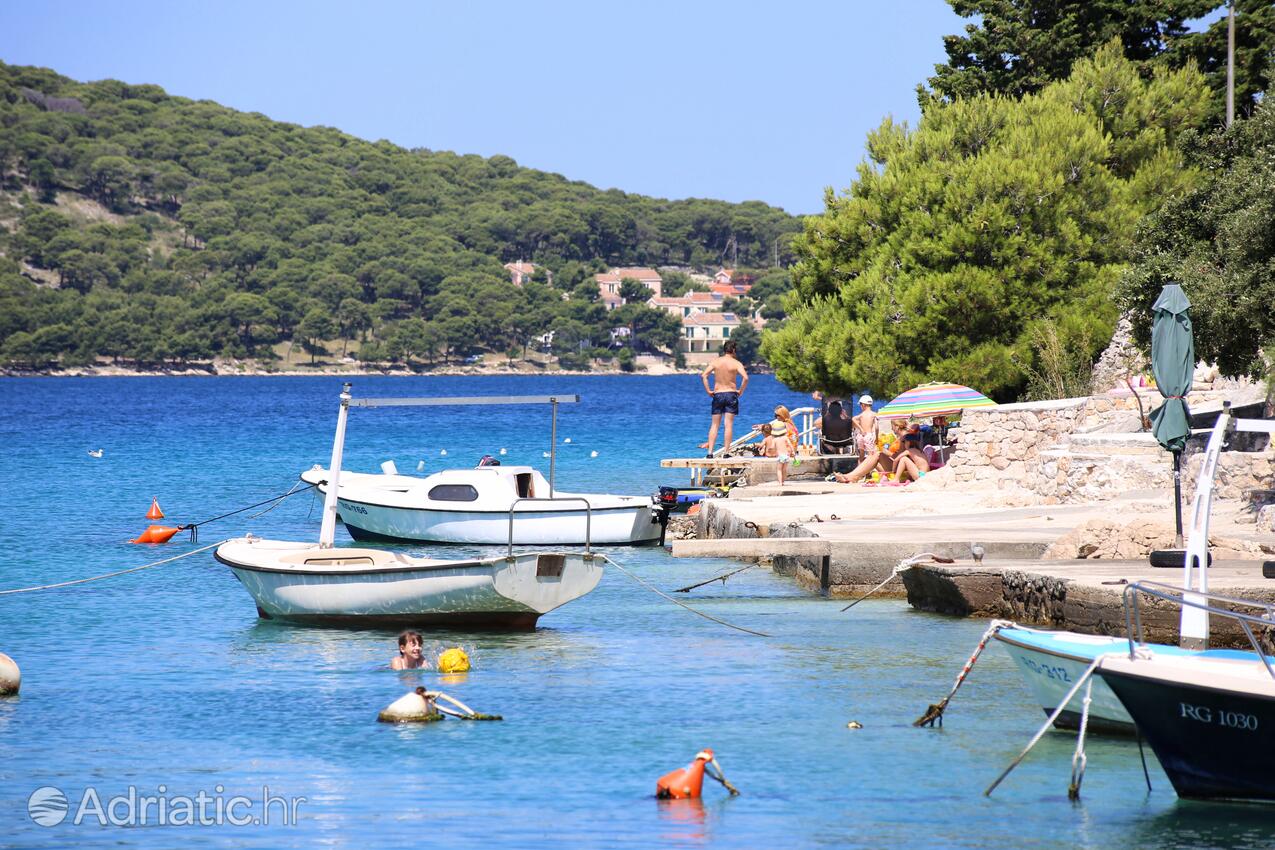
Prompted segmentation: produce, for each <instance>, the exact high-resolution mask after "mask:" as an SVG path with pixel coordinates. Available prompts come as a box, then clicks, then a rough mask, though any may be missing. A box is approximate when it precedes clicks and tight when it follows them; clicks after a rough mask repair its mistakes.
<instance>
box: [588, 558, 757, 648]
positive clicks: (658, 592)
mask: <svg viewBox="0 0 1275 850" xmlns="http://www.w3.org/2000/svg"><path fill="white" fill-rule="evenodd" d="M607 561H608V562H609V563H610V564H611V566H613V567H615V568H616V569H617V570H619V571H620V572H622V573H624V574H625V575H626V576H628V577H629V578H631V579H633V580H634V581H636V582H637V583H638V584H640V585H642V586H643V587H645V588H646V589H647V590H649V591H651V592H652V593H654V594H656V595H658V596H662V597H664V598H665V599H667V600H668V601H669V602H672V603H673V604H674V605H678V606H680V607H682V608H685V609H686V610H687V611H690V612H691V613H692V614H696V615H698V616H700V617H703V618H704V619H705V620H712V621H713V622H714V623H720V624H721V625H723V626H726V627H727V628H731V629H735V630H736V631H741V632H746V633H748V634H750V635H757V636H758V637H770V635H768V634H766V633H765V632H758V631H753V630H752V629H746V628H744V627H743V626H737V625H735V624H734V623H728V622H726V621H725V620H719V619H718V618H717V617H714V616H713V615H711V614H705V613H704V612H703V611H697V610H696V609H694V608H692V607H691V606H689V605H687V604H686V603H685V602H682V601H681V600H680V599H674V598H673V597H671V596H669V595H668V594H667V593H665V592H664V591H662V590H660V589H659V588H658V587H656V586H655V585H653V584H651V583H649V582H647V581H645V580H644V579H642V578H641V577H639V576H637V575H635V574H633V573H631V572H629V571H628V570H626V569H625V568H624V567H622V566H620V565H619V564H617V563H616V562H615V561H612V560H611V559H610V558H607Z"/></svg>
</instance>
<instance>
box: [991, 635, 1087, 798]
mask: <svg viewBox="0 0 1275 850" xmlns="http://www.w3.org/2000/svg"><path fill="white" fill-rule="evenodd" d="M1105 657H1106V656H1105V655H1099V656H1098V657H1097V658H1095V659H1094V660H1093V663H1092V664H1090V665H1089V667H1088V669H1086V670H1085V674H1084V675H1083V676H1081V677H1080V678H1079V679H1077V680H1076V684H1074V685H1072V687H1071V690H1069V691H1067V695H1066V696H1065V697H1063V698H1062V699H1061V700H1059V702H1058V707H1057V708H1055V709H1054V712H1053V714H1051V715H1049V718H1048V719H1046V720H1045V725H1044V726H1041V727H1040V731H1038V732H1037V733H1036V735H1035V737H1033V738H1032V739H1031V742H1030V743H1028V744H1027V747H1026V748H1025V749H1024V750H1023V751H1022V752H1021V753H1019V754H1018V758H1016V759H1014V760H1013V761H1012V762H1010V764H1009V767H1007V768H1005V770H1004V772H1002V773H1001V775H1000V776H998V777H996V781H995V782H993V783H992V784H991V785H989V786H987V790H986V791H984V792H983V796H984V797H990V796H992V792H993V791H995V790H996V786H997V785H1000V784H1001V782H1003V781H1004V780H1005V777H1006V776H1009V773H1010V771H1012V770H1013V769H1014V768H1016V767H1018V765H1019V764H1021V763H1022V761H1023V759H1025V758H1027V754H1028V753H1030V752H1031V750H1032V747H1034V746H1036V743H1037V742H1038V741H1040V739H1041V738H1043V737H1045V733H1046V732H1048V731H1049V727H1050V726H1053V725H1054V721H1055V720H1057V719H1058V715H1060V714H1062V713H1063V711H1064V710H1065V709H1066V708H1067V704H1068V703H1070V702H1071V700H1072V698H1073V697H1074V696H1075V695H1076V692H1077V691H1079V690H1080V686H1081V685H1083V684H1084V683H1085V682H1088V681H1089V677H1090V676H1092V675H1093V674H1094V671H1095V670H1097V669H1098V665H1099V664H1101V663H1102V659H1103V658H1105Z"/></svg>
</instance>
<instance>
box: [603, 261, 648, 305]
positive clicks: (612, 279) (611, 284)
mask: <svg viewBox="0 0 1275 850" xmlns="http://www.w3.org/2000/svg"><path fill="white" fill-rule="evenodd" d="M593 277H594V279H595V280H596V281H597V282H598V300H599V301H601V302H602V303H603V304H605V305H606V308H607V309H608V310H614V309H615V308H616V307H619V306H620V305H621V304H623V303H624V299H623V298H621V297H620V284H621V283H622V282H623V281H624V280H625V279H626V278H627V279H631V280H636V281H637V282H638V283H640V284H642V285H643V286H645V287H646V288H647V289H649V290H651V293H652V294H653V295H655V296H656V297H659V295H660V293H661V291H662V290H663V286H664V284H663V281H661V280H660V273H659V272H657V271H656V270H655V269H649V268H645V267H641V266H637V267H624V268H618V269H611V270H610V271H607V272H602V273H601V274H596V275H594V276H593Z"/></svg>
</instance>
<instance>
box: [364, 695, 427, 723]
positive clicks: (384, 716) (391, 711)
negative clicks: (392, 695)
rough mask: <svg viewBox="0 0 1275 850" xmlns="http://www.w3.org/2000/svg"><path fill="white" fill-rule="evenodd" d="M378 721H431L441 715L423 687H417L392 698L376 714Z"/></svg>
mask: <svg viewBox="0 0 1275 850" xmlns="http://www.w3.org/2000/svg"><path fill="white" fill-rule="evenodd" d="M376 719H377V721H378V722H380V723H433V722H434V721H436V720H442V719H443V715H442V712H440V711H439V710H438V709H437V708H436V707H435V706H434V700H433V699H431V698H430V696H429V693H428V692H427V691H426V690H425V689H424V688H417V689H416V690H414V691H411V692H410V693H406V694H403V696H401V697H399V698H398V699H396V700H394V702H392V703H390V704H389V705H387V706H386V707H385V709H384V710H383V711H381V713H380V714H378V715H376Z"/></svg>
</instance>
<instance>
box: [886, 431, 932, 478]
mask: <svg viewBox="0 0 1275 850" xmlns="http://www.w3.org/2000/svg"><path fill="white" fill-rule="evenodd" d="M899 445H900V446H901V451H900V452H899V453H898V455H897V456H896V458H895V461H894V480H895V481H898V482H899V483H900V484H905V483H907V482H908V481H919V480H921V476H922V475H924V474H925V473H927V472H929V471H930V461H929V459H928V458H926V456H925V453H924V452H923V451H921V430H920V426H918V425H917V424H916V423H913V424H911V425H909V426H908V428H907V431H906V432H904V434H903V437H902V439H901V440H900V441H899Z"/></svg>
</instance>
